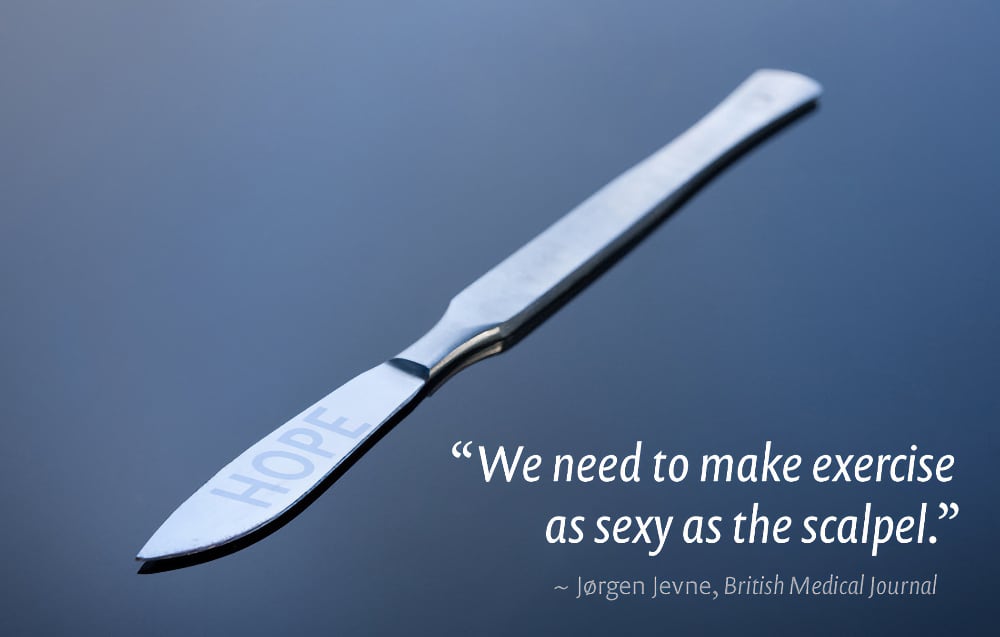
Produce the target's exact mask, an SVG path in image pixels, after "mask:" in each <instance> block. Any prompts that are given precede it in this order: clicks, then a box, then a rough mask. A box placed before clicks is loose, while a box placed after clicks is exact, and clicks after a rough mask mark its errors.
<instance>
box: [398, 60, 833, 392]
mask: <svg viewBox="0 0 1000 637" xmlns="http://www.w3.org/2000/svg"><path fill="white" fill-rule="evenodd" d="M820 92H821V88H820V85H819V84H818V83H817V82H815V81H814V80H812V79H810V78H808V77H805V76H803V75H799V74H797V73H792V72H789V71H776V70H760V71H757V72H755V73H754V74H753V75H751V76H750V77H749V78H748V79H747V80H745V81H744V82H743V83H742V84H740V86H739V87H737V88H736V90H735V91H733V92H732V93H731V94H730V95H729V96H728V97H726V99H724V100H723V101H722V102H721V103H720V104H719V105H718V106H716V107H715V108H714V109H713V110H712V111H711V112H710V113H708V114H707V115H705V117H703V118H702V119H701V120H700V121H698V122H697V123H696V124H695V125H694V126H692V127H691V128H690V129H688V130H687V131H686V132H684V133H683V134H681V135H680V137H678V138H676V139H675V140H674V141H672V142H670V143H669V144H667V145H666V146H664V147H663V148H661V149H660V150H658V151H657V152H656V153H654V154H653V155H651V156H650V157H648V158H646V159H645V160H643V161H642V162H640V163H639V164H637V165H636V166H634V167H633V168H631V169H630V170H628V171H627V172H625V173H623V174H622V175H621V176H619V177H617V178H616V179H615V180H614V181H612V182H611V183H609V184H608V185H606V186H604V187H603V188H602V189H601V190H599V191H597V192H596V193H595V194H594V195H592V196H591V197H590V198H589V199H587V200H586V201H584V202H583V203H581V204H580V205H579V206H577V207H576V208H575V209H573V210H572V211H571V212H569V213H568V214H567V215H566V216H564V217H562V218H561V219H559V220H558V221H556V222H555V223H554V224H552V225H551V226H550V227H549V228H547V229H546V230H544V231H543V232H542V233H541V234H539V235H538V236H537V237H535V238H534V239H532V240H531V241H530V242H528V243H527V244H525V245H524V246H522V247H521V248H520V249H519V250H517V251H516V252H514V253H513V254H511V255H510V256H509V257H507V258H506V259H505V260H504V261H503V262H501V263H500V264H499V265H497V266H496V267H494V268H493V269H492V270H490V271H489V272H487V273H486V274H484V275H483V276H482V277H480V278H479V279H478V280H476V281H475V282H473V283H472V284H471V285H469V287H467V288H465V289H464V290H462V291H461V292H460V293H459V294H458V295H457V296H456V297H455V298H453V299H452V300H451V303H450V304H449V305H448V309H447V311H446V312H445V314H444V316H443V317H442V318H441V320H440V321H439V322H438V323H437V325H435V326H434V327H433V328H432V329H431V330H430V331H429V332H428V333H427V334H426V335H425V336H423V337H422V338H421V339H420V340H418V341H417V342H416V343H414V344H413V345H411V346H410V347H409V348H407V349H406V350H405V351H403V352H402V353H401V354H400V355H399V356H398V357H397V358H396V359H394V360H395V361H396V362H397V363H399V364H402V365H404V366H409V367H410V368H411V369H412V368H413V364H415V365H416V370H417V371H418V373H420V374H421V375H424V376H426V377H427V378H428V380H442V379H443V378H444V377H447V376H449V375H450V374H452V373H454V372H455V371H457V370H458V369H461V368H462V367H465V366H466V365H468V364H470V363H472V362H475V361H477V360H481V359H482V358H485V357H487V356H490V355H492V354H496V353H498V352H500V351H502V350H503V349H504V348H506V347H508V346H509V345H511V344H513V342H515V341H516V340H517V339H519V338H521V337H522V336H523V335H524V334H525V333H527V331H530V330H531V329H532V328H533V327H534V326H535V325H537V324H538V323H539V322H541V321H542V320H544V318H545V317H547V316H548V315H549V314H550V313H551V312H553V311H554V310H555V309H556V308H558V307H559V306H560V305H561V304H562V303H563V302H565V300H567V299H568V298H569V297H571V296H572V295H573V294H574V293H575V292H576V291H578V290H579V289H582V287H583V286H585V285H586V284H587V283H588V282H589V281H590V280H591V279H592V277H593V276H595V275H596V274H598V273H600V272H602V271H603V269H604V268H606V267H608V266H609V265H610V263H611V262H613V261H614V260H615V259H616V258H618V257H619V256H620V255H621V254H622V253H623V252H624V251H626V250H628V249H629V248H630V247H631V246H632V245H634V244H635V242H636V241H637V240H638V239H640V238H641V237H642V236H644V234H645V233H646V232H648V231H649V230H650V229H652V227H654V226H655V225H656V224H657V222H659V221H661V220H662V219H663V218H664V217H666V216H667V215H669V214H670V213H671V212H673V210H674V209H676V208H677V207H679V206H680V205H681V204H682V203H683V202H684V201H685V200H686V198H687V197H688V196H690V195H691V194H692V193H693V192H694V191H695V190H697V189H698V188H699V187H701V186H702V185H703V184H704V183H705V182H707V181H708V180H709V179H711V178H712V177H713V176H714V175H715V174H716V173H717V172H718V171H719V170H720V169H721V168H723V167H724V166H725V165H726V164H728V163H729V162H730V161H732V160H733V159H734V158H735V157H736V156H738V155H739V154H740V153H741V152H743V151H744V150H746V149H747V148H748V147H749V146H751V145H752V144H754V143H756V142H757V141H759V140H760V139H762V138H763V137H764V136H766V135H767V134H769V133H771V132H773V131H774V130H776V129H777V128H778V127H779V126H780V125H782V124H784V123H786V122H787V121H789V120H790V119H792V118H794V117H795V116H796V115H798V114H800V113H801V112H803V111H804V110H807V109H808V108H809V107H811V106H812V105H813V104H814V102H815V101H816V99H817V98H818V97H819V95H820Z"/></svg>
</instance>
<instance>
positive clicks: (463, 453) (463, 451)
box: [451, 440, 472, 458]
mask: <svg viewBox="0 0 1000 637" xmlns="http://www.w3.org/2000/svg"><path fill="white" fill-rule="evenodd" d="M461 444H462V441H461V440H459V441H458V442H456V443H455V444H453V445H452V446H451V455H453V456H454V457H456V458H462V457H465V458H471V457H472V452H471V451H469V445H471V444H472V441H471V440H470V441H469V442H467V443H465V446H463V447H462V449H461V451H459V449H458V446H459V445H461Z"/></svg>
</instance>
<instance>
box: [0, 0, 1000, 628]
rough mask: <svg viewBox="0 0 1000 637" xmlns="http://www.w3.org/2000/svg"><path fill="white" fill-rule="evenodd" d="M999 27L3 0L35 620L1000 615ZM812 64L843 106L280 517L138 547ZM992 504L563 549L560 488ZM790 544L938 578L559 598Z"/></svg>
mask: <svg viewBox="0 0 1000 637" xmlns="http://www.w3.org/2000/svg"><path fill="white" fill-rule="evenodd" d="M998 24H1000V6H997V5H996V4H995V3H974V2H962V3H950V4H945V3H916V2H905V3H897V2H836V3H833V2H828V3H802V2H784V1H782V2H753V3H746V2H723V3H704V2H690V3H673V2H671V3H665V2H664V3H629V2H588V1H587V0H584V1H582V2H578V1H574V2H564V3H563V2H531V3H511V2H497V3H493V4H487V3H479V2H477V3H469V2H454V3H450V4H449V3H440V4H439V3H420V4H419V5H418V4H416V3H399V4H397V5H395V6H394V7H393V8H392V9H391V10H388V9H387V8H386V6H385V5H383V4H380V3H367V2H364V3H363V2H353V3H352V2H337V3H248V2H243V1H240V2H226V1H225V0H223V1H222V2H212V3H205V2H186V1H185V0H177V1H175V2H163V3H135V2H118V3H114V2H86V3H82V2H48V1H46V0H36V1H31V2H28V1H24V2H20V1H16V0H14V1H9V2H2V3H0V94H2V99H0V433H2V435H3V442H2V444H0V477H2V480H0V499H2V502H3V511H4V520H3V522H4V523H3V524H2V525H0V546H3V547H4V548H5V552H4V555H3V559H2V560H0V574H2V577H0V611H2V612H0V633H2V634H4V635H74V636H76V635H92V634H93V635H127V636H130V637H131V636H133V635H181V636H185V637H186V636H191V635H229V634H239V635H241V636H244V637H249V636H257V635H261V636H273V635H286V634H308V635H401V634H402V635H409V634H431V635H450V634H456V633H463V632H464V633H465V634H477V635H505V634H513V635H553V634H557V635H558V634H567V633H569V634H580V635H618V634H642V635H661V634H670V635H689V634H690V635H705V634H708V635H713V634H726V635H734V634H741V635H742V634H750V635H775V634H778V635H785V634H808V635H834V636H838V637H839V636H841V635H845V634H849V635H867V634H890V635H892V634H901V633H909V634H929V633H937V634H945V635H954V634H963V633H964V634H976V635H982V634H992V633H993V632H995V631H994V630H993V626H994V624H995V614H996V613H995V606H996V603H995V595H994V593H993V590H994V589H993V580H994V575H993V574H994V573H995V572H997V571H998V570H1000V563H998V559H1000V558H998V556H997V552H996V550H995V541H996V537H998V535H1000V521H998V518H997V515H996V507H995V504H994V503H995V502H997V501H1000V484H998V481H997V479H996V458H997V457H998V454H1000V444H998V437H997V436H998V428H997V423H998V422H1000V398H998V393H997V379H998V378H1000V340H998V337H997V333H998V329H997V326H998V325H1000V295H998V294H997V290H1000V254H998V251H997V237H1000V214H998V206H997V202H998V201H1000V184H998V181H997V179H996V173H997V155H996V153H997V148H1000V118H998V117H997V116H996V104H997V103H998V102H1000V85H998V84H997V83H996V82H995V81H993V80H992V78H993V77H994V76H995V75H996V70H995V67H996V60H997V57H998V56H997V53H998V44H997V37H996V34H997V32H998V28H997V27H998ZM773 67H778V68H790V69H795V70H797V71H801V72H803V73H805V74H808V75H809V76H811V77H816V78H818V79H820V80H822V82H823V87H824V94H823V98H822V104H821V106H820V108H819V110H818V111H817V112H815V113H814V114H810V115H807V116H805V117H804V118H803V119H801V120H799V121H798V122H796V123H795V124H794V125H793V126H792V127H791V128H789V129H788V130H787V131H785V132H782V133H779V134H778V137H777V138H775V139H773V140H772V141H770V142H766V143H764V144H763V145H762V146H761V147H759V148H758V149H756V150H755V151H754V152H753V153H752V154H751V155H749V156H747V157H746V158H745V159H744V160H741V161H740V162H738V163H737V164H736V165H734V166H732V167H731V169H730V170H728V171H727V172H725V173H724V174H723V175H720V178H719V179H718V180H716V181H714V182H713V183H712V184H711V186H710V187H708V188H706V189H704V190H703V191H701V192H700V193H698V195H697V196H695V197H694V198H693V199H691V200H690V201H689V202H688V203H687V204H685V207H684V208H683V209H682V210H681V211H680V212H678V213H677V214H676V215H674V216H672V217H671V218H670V219H669V220H668V221H667V222H666V223H665V224H664V225H662V226H661V227H660V228H658V229H657V230H656V231H655V232H653V233H652V234H651V235H650V236H649V237H648V238H647V239H646V240H645V241H644V242H643V244H642V245H641V246H639V247H638V248H637V249H635V250H633V251H632V252H630V253H629V254H628V256H626V257H625V258H624V259H622V260H621V261H620V262H619V263H617V264H616V265H615V267H614V268H612V269H611V270H610V271H608V272H607V273H606V274H605V275H604V276H603V277H602V278H601V279H599V280H597V281H595V282H594V283H593V284H591V285H590V286H589V287H588V288H587V290H586V291H585V292H584V293H582V294H580V295H578V296H577V297H576V298H575V299H573V301H572V302H570V303H569V305H567V306H566V307H565V308H563V310H561V311H560V312H559V313H557V314H556V315H555V316H552V317H551V318H550V319H549V320H548V321H546V323H545V324H543V325H541V326H540V327H539V328H537V329H536V330H535V331H533V332H532V333H531V334H530V335H529V336H528V337H527V338H526V339H525V340H524V342H522V343H520V344H519V345H517V346H516V347H514V348H513V349H511V350H510V351H509V352H507V353H505V354H503V355H502V356H496V357H494V358H491V359H489V360H487V361H484V362H482V363H480V364H477V365H475V366H473V367H472V368H470V369H468V370H466V371H464V372H462V373H460V374H458V375H456V376H455V377H454V378H453V379H451V380H450V381H448V382H447V383H446V384H445V385H444V386H443V387H442V388H441V391H440V392H438V393H436V394H434V395H432V396H430V397H428V398H427V399H425V400H424V401H423V402H422V403H421V404H420V405H419V407H418V408H417V409H415V410H414V411H413V412H412V413H411V414H409V416H407V417H406V419H405V420H404V421H403V422H402V423H400V425H399V426H397V427H395V428H394V429H392V431H391V432H389V433H388V435H386V436H385V437H384V438H383V439H382V440H381V441H380V442H379V443H378V444H377V445H375V446H374V447H373V448H372V449H371V450H370V451H369V452H368V453H367V454H365V456H364V457H363V458H362V459H361V460H360V461H358V462H357V463H356V464H355V465H354V466H353V467H352V468H351V469H350V471H348V472H346V473H345V474H344V475H343V477H342V478H341V479H339V480H337V481H336V482H335V483H334V484H333V485H332V486H331V487H330V488H329V489H328V491H327V492H326V493H325V494H324V495H323V496H322V497H320V498H318V499H317V500H316V501H315V502H313V503H312V504H311V505H310V506H309V508H308V509H307V510H306V511H304V512H303V513H302V514H301V515H299V516H298V517H296V518H295V519H294V520H292V521H291V522H289V523H288V524H286V525H285V526H284V527H282V528H281V530H280V532H277V533H274V534H272V535H271V536H269V537H267V538H265V539H263V540H262V541H260V542H258V543H256V544H254V545H253V546H251V547H248V548H247V549H245V550H241V551H238V552H236V553H233V554H231V555H228V556H226V557H223V558H221V559H217V560H214V561H212V562H208V563H205V564H200V565H198V566H194V567H191V568H185V569H180V570H175V571H171V572H166V573H158V574H155V575H149V576H139V575H136V563H135V561H134V556H135V552H136V551H137V550H138V549H139V548H140V546H141V544H142V542H143V540H144V539H145V538H146V537H148V535H149V534H150V532H151V531H153V530H154V529H155V528H156V527H157V526H158V525H159V524H160V523H161V522H162V521H163V518H164V516H165V514H166V513H168V512H169V509H170V507H171V506H173V505H174V504H177V503H180V502H183V501H184V499H185V498H187V497H188V496H190V495H191V494H192V493H193V492H194V491H195V490H196V489H198V488H199V486H201V484H202V483H203V482H204V480H205V479H206V478H207V477H209V476H211V475H213V474H214V473H215V472H216V471H218V470H219V468H220V466H221V463H222V462H225V461H226V460H227V459H229V458H232V457H233V456H234V455H235V453H236V452H238V451H240V450H242V449H244V448H245V447H246V445H247V444H248V443H249V442H252V441H254V440H258V439H260V438H261V437H263V436H266V435H267V434H268V433H269V432H271V431H272V430H273V429H274V427H275V426H276V425H277V424H279V423H282V422H284V421H285V420H287V419H288V417H289V416H291V415H293V414H295V413H296V412H298V411H300V410H301V409H303V408H304V407H306V406H307V405H310V404H311V403H312V402H313V401H315V400H316V399H317V398H319V397H320V396H323V395H325V394H326V393H327V392H329V390H330V389H332V388H334V387H336V386H337V385H339V384H340V383H342V382H343V381H344V380H346V379H349V378H351V377H353V376H354V375H355V374H357V373H358V372H361V371H363V370H366V369H368V368H369V367H371V365H372V363H374V362H376V361H381V360H385V359H387V358H390V357H392V356H394V355H396V354H397V353H398V352H400V351H401V350H402V349H404V348H405V347H406V346H408V345H409V344H410V343H412V342H413V341H414V340H415V339H417V338H419V337H420V336H421V334H423V333H424V331H425V329H426V328H427V327H428V326H430V325H432V324H433V323H434V322H435V321H436V320H437V318H438V317H439V316H440V315H441V312H442V309H443V308H444V307H445V306H446V305H447V303H448V300H449V299H451V298H452V297H453V296H454V295H455V293H456V291H458V290H461V289H462V288H463V287H464V286H466V285H468V284H469V283H470V281H471V280H472V279H473V278H474V277H476V276H477V275H479V274H481V273H483V272H486V271H487V270H488V269H489V268H491V267H493V266H494V265H496V264H497V263H499V262H500V261H501V260H502V259H503V258H505V257H506V256H507V255H509V254H511V252H512V251H514V250H516V249H517V248H518V247H519V246H521V245H523V244H524V242H525V241H526V240H527V239H528V238H530V237H533V236H536V235H537V234H538V233H539V232H541V231H542V230H543V229H545V228H546V227H548V226H549V225H551V224H552V223H553V222H554V221H555V220H556V219H558V218H559V217H560V216H561V215H562V214H563V213H564V212H565V211H567V210H569V209H571V208H572V207H573V206H575V205H576V204H578V203H579V202H580V201H582V200H583V199H584V198H586V197H587V196H588V195H590V194H591V193H593V191H594V188H595V186H597V185H600V184H603V183H605V182H606V180H607V179H608V178H609V177H610V176H612V175H617V174H619V173H620V172H621V171H623V170H625V169H627V168H628V167H629V166H631V165H632V164H633V163H634V162H635V161H636V159H638V158H640V157H644V156H647V155H648V154H649V153H651V152H653V151H655V150H656V149H657V148H658V147H660V145H661V144H662V143H663V142H664V141H666V140H669V139H672V138H673V137H675V136H676V135H678V134H679V133H681V132H682V131H684V130H685V129H686V128H687V127H688V126H690V125H691V123H692V122H694V121H696V120H697V119H698V118H699V117H700V116H702V115H703V114H704V112H705V110H706V109H707V108H709V107H710V106H711V105H713V104H715V103H717V101H718V100H719V99H720V98H721V97H722V96H723V95H724V94H725V92H726V91H728V90H729V89H730V88H732V87H734V86H736V85H737V84H739V82H741V81H742V80H743V79H745V78H746V77H747V75H748V74H750V73H751V72H752V71H753V70H754V69H757V68H773ZM678 94H679V95H683V99H676V100H675V99H674V98H673V96H675V95H678ZM400 264H402V265H400ZM344 335H350V336H349V337H345V336H344ZM499 387H502V388H504V391H503V392H498V391H497V388H499ZM459 440H462V441H470V440H471V441H473V443H474V444H488V445H497V444H509V445H514V444H523V445H525V446H526V450H528V451H533V452H537V453H541V454H545V455H546V456H550V455H551V454H553V453H557V452H566V453H575V454H586V453H599V454H603V453H618V454H623V453H630V452H631V450H632V448H634V443H635V441H636V440H642V441H643V443H644V448H649V449H655V448H660V449H663V450H664V451H665V452H666V453H677V452H685V453H688V454H691V455H697V454H700V453H706V452H710V451H723V450H728V451H731V452H733V453H738V454H743V453H759V452H760V451H761V448H762V444H763V441H765V440H771V441H773V443H774V444H775V445H776V448H777V450H779V451H782V450H784V451H789V452H790V451H797V452H800V453H802V454H804V455H815V454H817V453H820V452H821V451H827V452H834V453H860V452H863V451H878V452H884V453H890V452H899V451H903V450H907V449H909V445H911V444H917V445H919V447H920V449H921V450H927V451H928V452H931V453H935V454H943V453H948V452H951V453H954V454H955V456H956V467H955V476H956V477H955V480H954V481H953V482H952V483H951V484H950V485H943V486H932V485H923V486H921V485H905V484H898V485H897V484H882V485H880V486H871V485H868V486H866V485H860V484H846V485H845V484H829V485H811V484H808V483H801V484H796V485H702V484H697V483H689V484H684V485H669V484H656V483H654V482H647V481H643V482H642V483H640V484H636V485H614V484H612V485H602V484H586V485H583V484H576V483H574V484H571V485H568V484H563V485H552V484H544V483H539V484H524V483H513V484H506V483H496V482H491V483H490V484H484V483H483V481H482V477H481V475H480V476H477V475H476V474H477V467H476V466H475V465H474V464H472V462H471V461H469V460H462V461H459V460H456V459H455V458H453V457H452V455H451V448H452V445H454V444H455V442H456V441H459ZM952 500H954V501H956V502H957V503H958V504H959V505H960V506H961V514H960V515H959V516H958V517H957V518H956V519H955V520H952V521H941V522H938V521H936V520H928V531H929V532H932V533H934V534H935V535H936V536H937V537H938V542H937V544H934V545H928V544H924V545H921V546H916V545H906V546H898V547H894V548H892V549H891V550H888V549H887V550H884V551H881V552H880V553H879V556H878V557H877V558H874V559H873V558H872V557H870V555H869V553H870V552H869V551H865V550H864V548H863V547H857V546H849V545H848V546H836V545H824V546H820V545H813V546H806V545H799V544H794V543H793V544H788V545H775V544H771V543H768V544H767V545H757V546H747V545H734V544H731V543H720V544H717V545H714V546H705V545H700V546H693V545H691V546H688V545H671V546H668V547H667V548H665V550H664V552H663V554H661V555H660V556H657V557H655V558H651V557H648V556H647V555H646V552H645V551H644V550H642V547H637V546H632V545H629V546H611V545H578V546H553V545H549V544H547V543H546V542H545V538H544V528H545V524H546V521H547V520H548V519H549V518H550V517H551V516H553V515H559V514H581V515H588V516H596V515H601V514H607V515H632V514H634V515H664V514H670V513H673V514H677V515H692V514H696V513H699V512H700V513H707V512H717V513H719V514H723V515H730V514H734V513H735V512H736V511H740V510H746V509H748V508H749V507H750V506H752V504H753V503H754V502H757V503H759V504H760V506H761V507H764V508H766V510H768V511H773V512H775V513H781V514H786V515H792V516H796V517H801V516H805V515H815V514H819V513H841V514H846V513H850V512H856V511H860V510H861V507H862V506H863V504H864V502H867V501H871V502H873V503H875V504H876V505H878V506H879V507H880V508H883V507H884V508H885V509H886V510H892V511H893V512H895V513H898V514H905V513H908V512H910V511H912V510H915V509H916V507H917V506H918V505H919V503H920V502H928V503H930V504H931V505H932V506H933V505H934V503H936V502H938V501H952ZM775 571H778V572H781V573H784V574H789V575H790V574H793V573H803V574H806V573H815V574H818V575H821V576H822V575H826V574H828V573H830V572H833V571H836V572H838V573H841V574H845V575H847V574H857V573H861V572H864V573H866V574H869V575H871V574H875V575H885V576H889V575H898V576H900V577H908V576H912V577H918V576H925V575H929V574H932V573H935V572H936V573H937V574H938V575H939V584H938V595H937V596H935V597H933V598H920V599H906V598H895V599H889V600H881V601H879V600H855V599H845V598H836V597H835V598H826V597H824V598H814V599H809V600H797V599H789V598H784V597H769V598H740V599H730V600H728V601H727V602H726V603H725V604H723V603H722V600H720V601H718V602H712V601H709V600H701V599H657V600H646V601H641V600H625V599H621V600H618V601H616V602H598V601H596V600H593V601H587V602H583V601H578V600H574V599H571V598H570V597H571V596H569V595H567V596H563V595H561V594H560V592H559V591H555V590H554V589H553V587H554V586H555V585H557V584H563V585H571V584H573V583H574V582H575V578H576V577H578V576H581V575H582V576H584V577H595V578H601V577H605V578H607V577H642V578H647V579H648V578H651V577H653V576H660V577H670V576H678V577H685V578H687V577H691V578H700V577H707V578H713V579H715V578H719V577H725V576H727V575H729V576H749V575H754V574H759V575H765V574H769V573H773V572H775Z"/></svg>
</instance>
